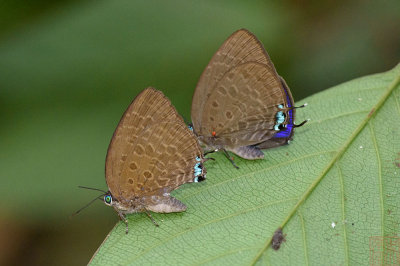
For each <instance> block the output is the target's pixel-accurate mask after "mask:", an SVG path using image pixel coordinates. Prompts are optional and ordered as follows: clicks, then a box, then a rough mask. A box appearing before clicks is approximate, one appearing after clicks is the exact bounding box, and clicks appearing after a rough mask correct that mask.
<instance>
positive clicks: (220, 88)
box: [217, 87, 227, 95]
mask: <svg viewBox="0 0 400 266" xmlns="http://www.w3.org/2000/svg"><path fill="white" fill-rule="evenodd" d="M217 91H218V92H219V93H221V94H222V95H226V93H227V92H226V89H225V88H224V87H219V88H218V89H217Z"/></svg>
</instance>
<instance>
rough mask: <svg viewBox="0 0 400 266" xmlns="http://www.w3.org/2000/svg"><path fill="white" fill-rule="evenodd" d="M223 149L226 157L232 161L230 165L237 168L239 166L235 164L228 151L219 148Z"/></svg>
mask: <svg viewBox="0 0 400 266" xmlns="http://www.w3.org/2000/svg"><path fill="white" fill-rule="evenodd" d="M221 150H223V151H224V154H225V156H226V158H228V160H229V161H230V162H231V163H232V165H233V166H234V167H235V168H236V169H239V167H238V166H237V165H236V164H235V162H234V161H233V158H232V157H231V156H230V155H229V153H228V152H227V151H226V150H225V149H221Z"/></svg>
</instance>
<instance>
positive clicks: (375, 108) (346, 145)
mask: <svg viewBox="0 0 400 266" xmlns="http://www.w3.org/2000/svg"><path fill="white" fill-rule="evenodd" d="M396 75H397V77H396V78H395V79H394V80H393V81H392V83H390V84H389V86H388V88H387V90H386V91H385V93H384V94H383V95H382V97H381V98H380V99H379V101H378V102H377V103H376V104H375V105H374V106H373V107H372V108H371V111H370V113H368V115H367V116H366V117H365V118H364V119H363V120H362V121H361V123H360V125H359V126H358V127H357V128H356V129H355V130H354V132H353V134H351V136H350V137H349V139H348V140H347V141H346V142H345V143H344V144H343V146H342V147H341V148H340V149H339V151H338V153H337V154H336V156H334V157H333V158H332V160H331V162H330V163H329V164H328V165H327V167H326V168H325V169H324V170H323V171H322V172H321V174H320V175H319V176H318V178H317V179H316V180H315V181H314V182H313V183H312V184H311V186H310V187H309V189H307V190H306V192H305V193H304V194H303V196H302V197H301V198H300V199H299V201H298V202H297V203H296V205H295V206H294V207H293V209H292V210H291V211H290V212H289V214H288V216H287V217H286V219H285V220H284V221H283V222H282V224H281V225H280V228H284V226H285V225H286V224H287V223H288V222H289V220H290V219H291V218H292V216H293V215H294V214H295V213H296V212H297V209H298V208H299V207H300V206H301V205H302V204H303V202H304V201H305V200H306V199H307V198H308V196H309V195H310V194H311V192H312V191H313V190H314V189H315V188H316V187H317V185H318V184H319V183H320V182H321V180H322V179H323V178H324V177H325V176H326V174H327V173H328V172H329V170H330V169H331V168H332V167H333V166H334V165H335V164H336V162H338V161H339V160H340V159H341V158H342V156H343V154H344V153H345V152H346V151H347V149H348V148H349V147H350V145H351V144H352V143H353V141H354V140H355V139H356V137H357V136H358V135H359V134H360V132H361V131H362V130H363V129H364V128H365V126H366V125H367V124H368V122H369V121H370V120H371V119H372V118H373V117H375V115H376V113H377V112H378V111H379V110H380V108H381V107H382V106H383V104H384V103H385V102H386V100H387V99H388V98H389V96H390V95H391V94H392V92H393V90H394V89H395V88H396V87H397V85H398V83H399V82H400V75H399V74H398V73H396ZM271 240H272V236H271V237H270V238H268V239H267V241H266V242H265V244H264V246H263V247H262V248H261V249H260V251H259V252H258V254H257V255H256V256H255V258H254V259H253V261H252V262H251V265H255V264H256V263H257V261H258V260H259V259H260V258H261V256H262V254H263V253H264V252H265V251H266V249H267V248H268V247H269V245H270V243H271Z"/></svg>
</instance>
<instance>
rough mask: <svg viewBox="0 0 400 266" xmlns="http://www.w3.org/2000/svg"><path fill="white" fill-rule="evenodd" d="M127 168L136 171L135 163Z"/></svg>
mask: <svg viewBox="0 0 400 266" xmlns="http://www.w3.org/2000/svg"><path fill="white" fill-rule="evenodd" d="M129 168H130V169H131V170H132V171H134V170H136V169H137V165H136V163H131V164H130V165H129Z"/></svg>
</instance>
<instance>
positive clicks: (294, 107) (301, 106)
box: [288, 103, 308, 110]
mask: <svg viewBox="0 0 400 266" xmlns="http://www.w3.org/2000/svg"><path fill="white" fill-rule="evenodd" d="M307 105H308V103H305V104H303V105H300V106H292V107H289V108H288V109H289V110H293V109H297V108H303V107H306V106H307Z"/></svg>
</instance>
